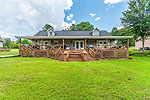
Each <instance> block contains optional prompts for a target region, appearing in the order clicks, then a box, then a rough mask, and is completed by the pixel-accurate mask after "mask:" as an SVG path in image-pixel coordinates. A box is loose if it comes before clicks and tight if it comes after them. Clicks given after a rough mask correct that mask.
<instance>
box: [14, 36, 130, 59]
mask: <svg viewBox="0 0 150 100" xmlns="http://www.w3.org/2000/svg"><path fill="white" fill-rule="evenodd" d="M17 38H19V41H20V42H19V54H20V56H33V57H37V56H40V57H45V56H51V57H54V58H55V59H58V58H59V57H60V56H62V57H61V59H62V58H63V60H64V61H67V60H68V58H69V56H70V54H73V52H76V54H80V55H81V58H83V61H87V60H88V58H89V56H90V57H92V58H93V59H96V58H103V57H105V58H128V57H129V38H131V37H129V36H125V37H119V36H115V37H114V36H110V37H101V38H97V37H94V38H92V39H91V38H88V37H86V38H85V37H84V38H82V37H81V38H79V37H76V38H69V37H64V38H63V37H57V38H50V37H17ZM22 38H25V39H29V40H31V41H32V45H21V39H22ZM122 38H124V39H126V40H127V44H126V45H121V44H118V45H116V42H117V40H119V39H122ZM88 55H89V56H88ZM58 60H59V59H58Z"/></svg>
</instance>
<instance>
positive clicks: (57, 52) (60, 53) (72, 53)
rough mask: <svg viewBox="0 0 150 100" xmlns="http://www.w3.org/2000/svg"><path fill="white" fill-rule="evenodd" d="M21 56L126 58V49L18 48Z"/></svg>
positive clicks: (68, 58) (59, 58) (65, 58)
mask: <svg viewBox="0 0 150 100" xmlns="http://www.w3.org/2000/svg"><path fill="white" fill-rule="evenodd" d="M19 54H20V56H22V57H30V56H32V57H49V56H50V57H54V58H55V60H61V61H94V60H96V59H97V58H128V57H129V51H128V49H124V50H101V49H91V48H88V49H81V50H70V49H66V50H63V49H62V48H61V47H60V48H57V49H48V50H19Z"/></svg>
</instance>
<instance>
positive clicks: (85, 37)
mask: <svg viewBox="0 0 150 100" xmlns="http://www.w3.org/2000/svg"><path fill="white" fill-rule="evenodd" d="M132 37H133V36H54V37H48V36H16V38H24V39H29V40H33V39H129V38H132Z"/></svg>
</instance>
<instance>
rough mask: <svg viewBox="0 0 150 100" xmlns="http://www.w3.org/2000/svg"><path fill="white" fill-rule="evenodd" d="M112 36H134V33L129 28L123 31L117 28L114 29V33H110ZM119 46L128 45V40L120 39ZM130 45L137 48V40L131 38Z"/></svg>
mask: <svg viewBox="0 0 150 100" xmlns="http://www.w3.org/2000/svg"><path fill="white" fill-rule="evenodd" d="M110 34H112V35H113V36H133V33H132V31H131V29H129V28H128V27H127V28H122V29H117V27H114V28H113V29H112V31H111V32H110ZM118 44H123V45H126V44H127V39H120V40H118ZM129 44H130V46H135V39H134V38H131V39H130V40H129Z"/></svg>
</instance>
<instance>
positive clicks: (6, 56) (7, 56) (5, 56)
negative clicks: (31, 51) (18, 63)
mask: <svg viewBox="0 0 150 100" xmlns="http://www.w3.org/2000/svg"><path fill="white" fill-rule="evenodd" d="M18 56H19V55H4V56H0V58H10V57H18Z"/></svg>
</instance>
